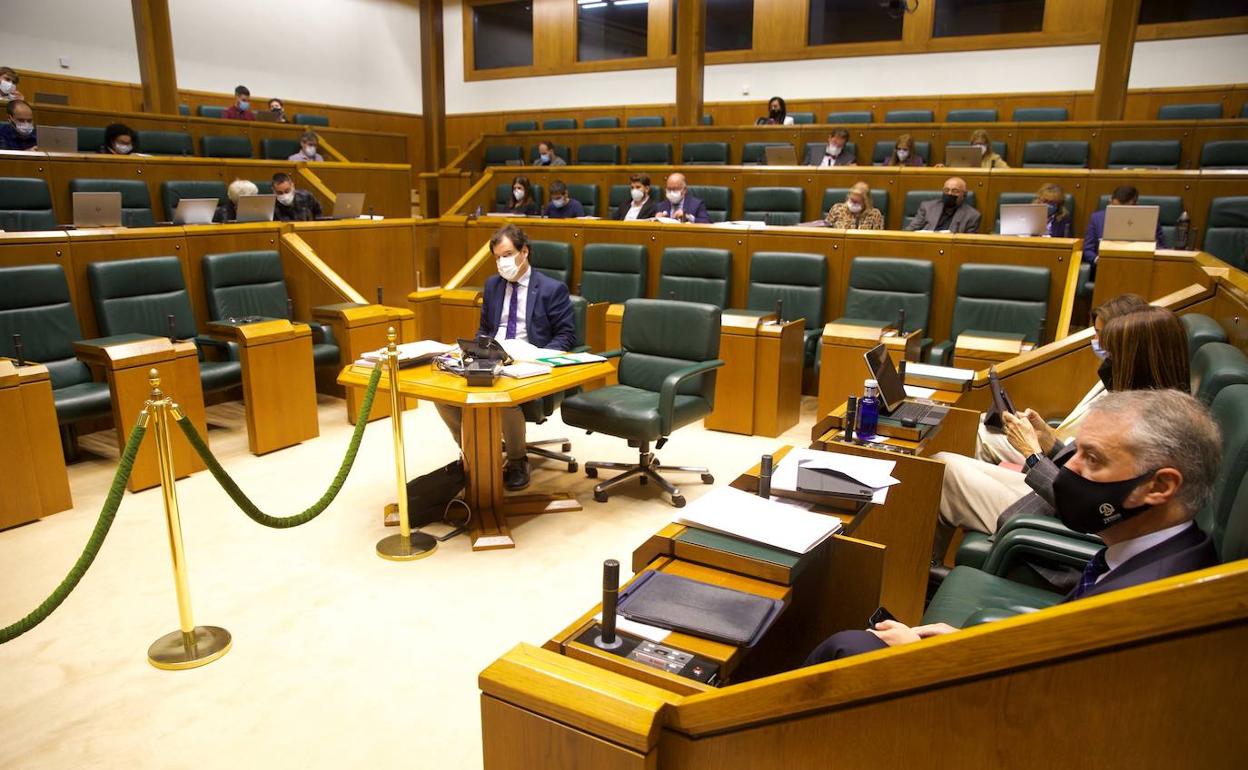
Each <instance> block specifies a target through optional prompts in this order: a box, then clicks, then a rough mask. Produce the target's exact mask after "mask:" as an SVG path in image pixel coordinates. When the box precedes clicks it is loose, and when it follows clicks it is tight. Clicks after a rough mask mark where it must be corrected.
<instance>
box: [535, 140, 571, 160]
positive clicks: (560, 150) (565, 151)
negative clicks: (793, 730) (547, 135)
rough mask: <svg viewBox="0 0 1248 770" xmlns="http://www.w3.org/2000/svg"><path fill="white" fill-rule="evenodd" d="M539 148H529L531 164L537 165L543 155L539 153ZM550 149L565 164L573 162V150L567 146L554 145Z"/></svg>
mask: <svg viewBox="0 0 1248 770" xmlns="http://www.w3.org/2000/svg"><path fill="white" fill-rule="evenodd" d="M537 147H538V146H537V145H536V144H535V145H533V146H532V147H530V148H529V163H536V162H537V158H538V156H540V155H541V153H540V152H538V150H537ZM550 149H551V151H552V152H554V153H555V155H557V156H559V157H560V158H563V162H564V163H567V162H568V161H569V160H572V149H571V148H570V147H568V146H567V145H566V144H552V145H550Z"/></svg>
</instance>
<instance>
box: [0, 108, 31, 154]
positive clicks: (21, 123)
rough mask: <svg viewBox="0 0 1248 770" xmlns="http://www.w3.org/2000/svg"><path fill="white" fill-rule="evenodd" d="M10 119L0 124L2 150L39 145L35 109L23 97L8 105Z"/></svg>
mask: <svg viewBox="0 0 1248 770" xmlns="http://www.w3.org/2000/svg"><path fill="white" fill-rule="evenodd" d="M5 110H6V111H7V112H8V115H9V119H8V120H7V121H6V122H5V124H4V125H3V126H0V150H33V149H35V148H37V147H38V146H39V137H38V136H37V135H36V134H35V111H34V110H32V109H31V108H30V105H29V104H27V103H26V102H24V101H22V100H21V99H13V100H12V101H10V102H9V103H8V104H7V105H6V106H5Z"/></svg>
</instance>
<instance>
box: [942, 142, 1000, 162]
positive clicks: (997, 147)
mask: <svg viewBox="0 0 1248 770" xmlns="http://www.w3.org/2000/svg"><path fill="white" fill-rule="evenodd" d="M970 146H971V141H970V140H969V139H950V140H949V141H948V142H946V143H945V156H946V157H948V155H949V148H950V147H970ZM992 151H993V152H995V153H996V154H998V155H1000V156H1001V160H1009V158H1007V157H1006V156H1007V155H1009V153H1010V146H1009V145H1008V144H1006V143H1005V142H997V141H994V142H993V143H992Z"/></svg>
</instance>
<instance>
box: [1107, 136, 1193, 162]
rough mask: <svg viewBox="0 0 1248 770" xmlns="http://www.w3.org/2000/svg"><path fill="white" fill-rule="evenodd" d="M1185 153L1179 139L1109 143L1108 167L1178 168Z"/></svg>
mask: <svg viewBox="0 0 1248 770" xmlns="http://www.w3.org/2000/svg"><path fill="white" fill-rule="evenodd" d="M1182 154H1183V147H1182V144H1181V143H1180V142H1179V140H1178V139H1149V140H1134V141H1122V142H1110V143H1109V158H1108V160H1106V162H1105V166H1106V168H1178V167H1179V160H1180V159H1181V157H1182Z"/></svg>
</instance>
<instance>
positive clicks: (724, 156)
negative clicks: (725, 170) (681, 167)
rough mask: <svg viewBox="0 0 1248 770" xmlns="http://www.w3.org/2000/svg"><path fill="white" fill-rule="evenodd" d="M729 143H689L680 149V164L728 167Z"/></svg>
mask: <svg viewBox="0 0 1248 770" xmlns="http://www.w3.org/2000/svg"><path fill="white" fill-rule="evenodd" d="M728 157H729V155H728V143H727V142H688V143H686V144H685V145H684V146H682V147H681V148H680V162H681V163H683V164H685V165H686V166H727V165H728Z"/></svg>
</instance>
